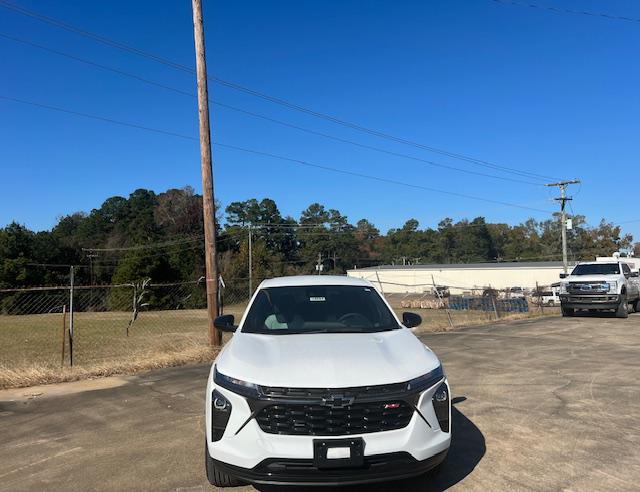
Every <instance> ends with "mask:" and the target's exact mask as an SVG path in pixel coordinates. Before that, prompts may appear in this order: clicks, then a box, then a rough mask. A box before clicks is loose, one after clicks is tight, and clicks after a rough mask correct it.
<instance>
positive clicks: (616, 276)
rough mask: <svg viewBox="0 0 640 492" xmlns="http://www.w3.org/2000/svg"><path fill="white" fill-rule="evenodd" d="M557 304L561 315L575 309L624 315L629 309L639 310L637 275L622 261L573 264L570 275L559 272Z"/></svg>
mask: <svg viewBox="0 0 640 492" xmlns="http://www.w3.org/2000/svg"><path fill="white" fill-rule="evenodd" d="M560 278H562V279H563V280H562V282H561V284H560V305H561V307H562V315H563V316H573V315H574V314H575V312H576V310H580V309H584V310H588V311H605V310H613V311H614V312H615V313H616V316H617V317H619V318H626V317H627V316H628V315H629V311H630V308H631V309H633V310H634V311H640V277H639V276H638V272H637V271H632V270H631V266H630V265H629V264H628V263H626V262H624V261H606V262H605V261H595V262H585V263H580V264H578V265H576V267H575V268H574V269H573V271H572V272H571V274H570V275H564V274H561V275H560Z"/></svg>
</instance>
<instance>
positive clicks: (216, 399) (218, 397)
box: [211, 391, 233, 442]
mask: <svg viewBox="0 0 640 492" xmlns="http://www.w3.org/2000/svg"><path fill="white" fill-rule="evenodd" d="M232 408H233V407H232V406H231V402H230V401H229V400H227V399H226V398H225V397H224V396H222V394H220V393H218V391H214V392H213V393H212V394H211V441H212V442H216V441H219V440H220V439H222V436H223V435H224V431H225V429H226V428H227V424H228V423H229V417H230V416H231V410H232Z"/></svg>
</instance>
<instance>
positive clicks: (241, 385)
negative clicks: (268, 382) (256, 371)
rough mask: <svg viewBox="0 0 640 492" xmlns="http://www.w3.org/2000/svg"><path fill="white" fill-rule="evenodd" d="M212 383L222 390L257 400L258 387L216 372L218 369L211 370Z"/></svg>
mask: <svg viewBox="0 0 640 492" xmlns="http://www.w3.org/2000/svg"><path fill="white" fill-rule="evenodd" d="M213 381H214V382H215V383H216V384H217V385H219V386H222V387H223V388H226V389H228V390H229V391H233V392H234V393H238V394H239V395H243V396H248V397H249V398H257V397H258V396H259V394H260V393H259V389H258V385H257V384H254V383H249V382H247V381H243V380H242V379H236V378H232V377H230V376H225V375H224V374H222V373H220V372H218V368H217V367H214V368H213Z"/></svg>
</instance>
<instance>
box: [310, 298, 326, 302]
mask: <svg viewBox="0 0 640 492" xmlns="http://www.w3.org/2000/svg"><path fill="white" fill-rule="evenodd" d="M309 300H310V301H311V302H324V301H326V299H325V298H324V297H309Z"/></svg>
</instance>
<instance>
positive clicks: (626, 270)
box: [622, 263, 631, 273]
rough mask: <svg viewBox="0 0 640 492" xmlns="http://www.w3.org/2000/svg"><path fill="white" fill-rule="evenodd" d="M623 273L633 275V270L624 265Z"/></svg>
mask: <svg viewBox="0 0 640 492" xmlns="http://www.w3.org/2000/svg"><path fill="white" fill-rule="evenodd" d="M622 273H631V268H629V265H627V264H626V263H623V264H622Z"/></svg>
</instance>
